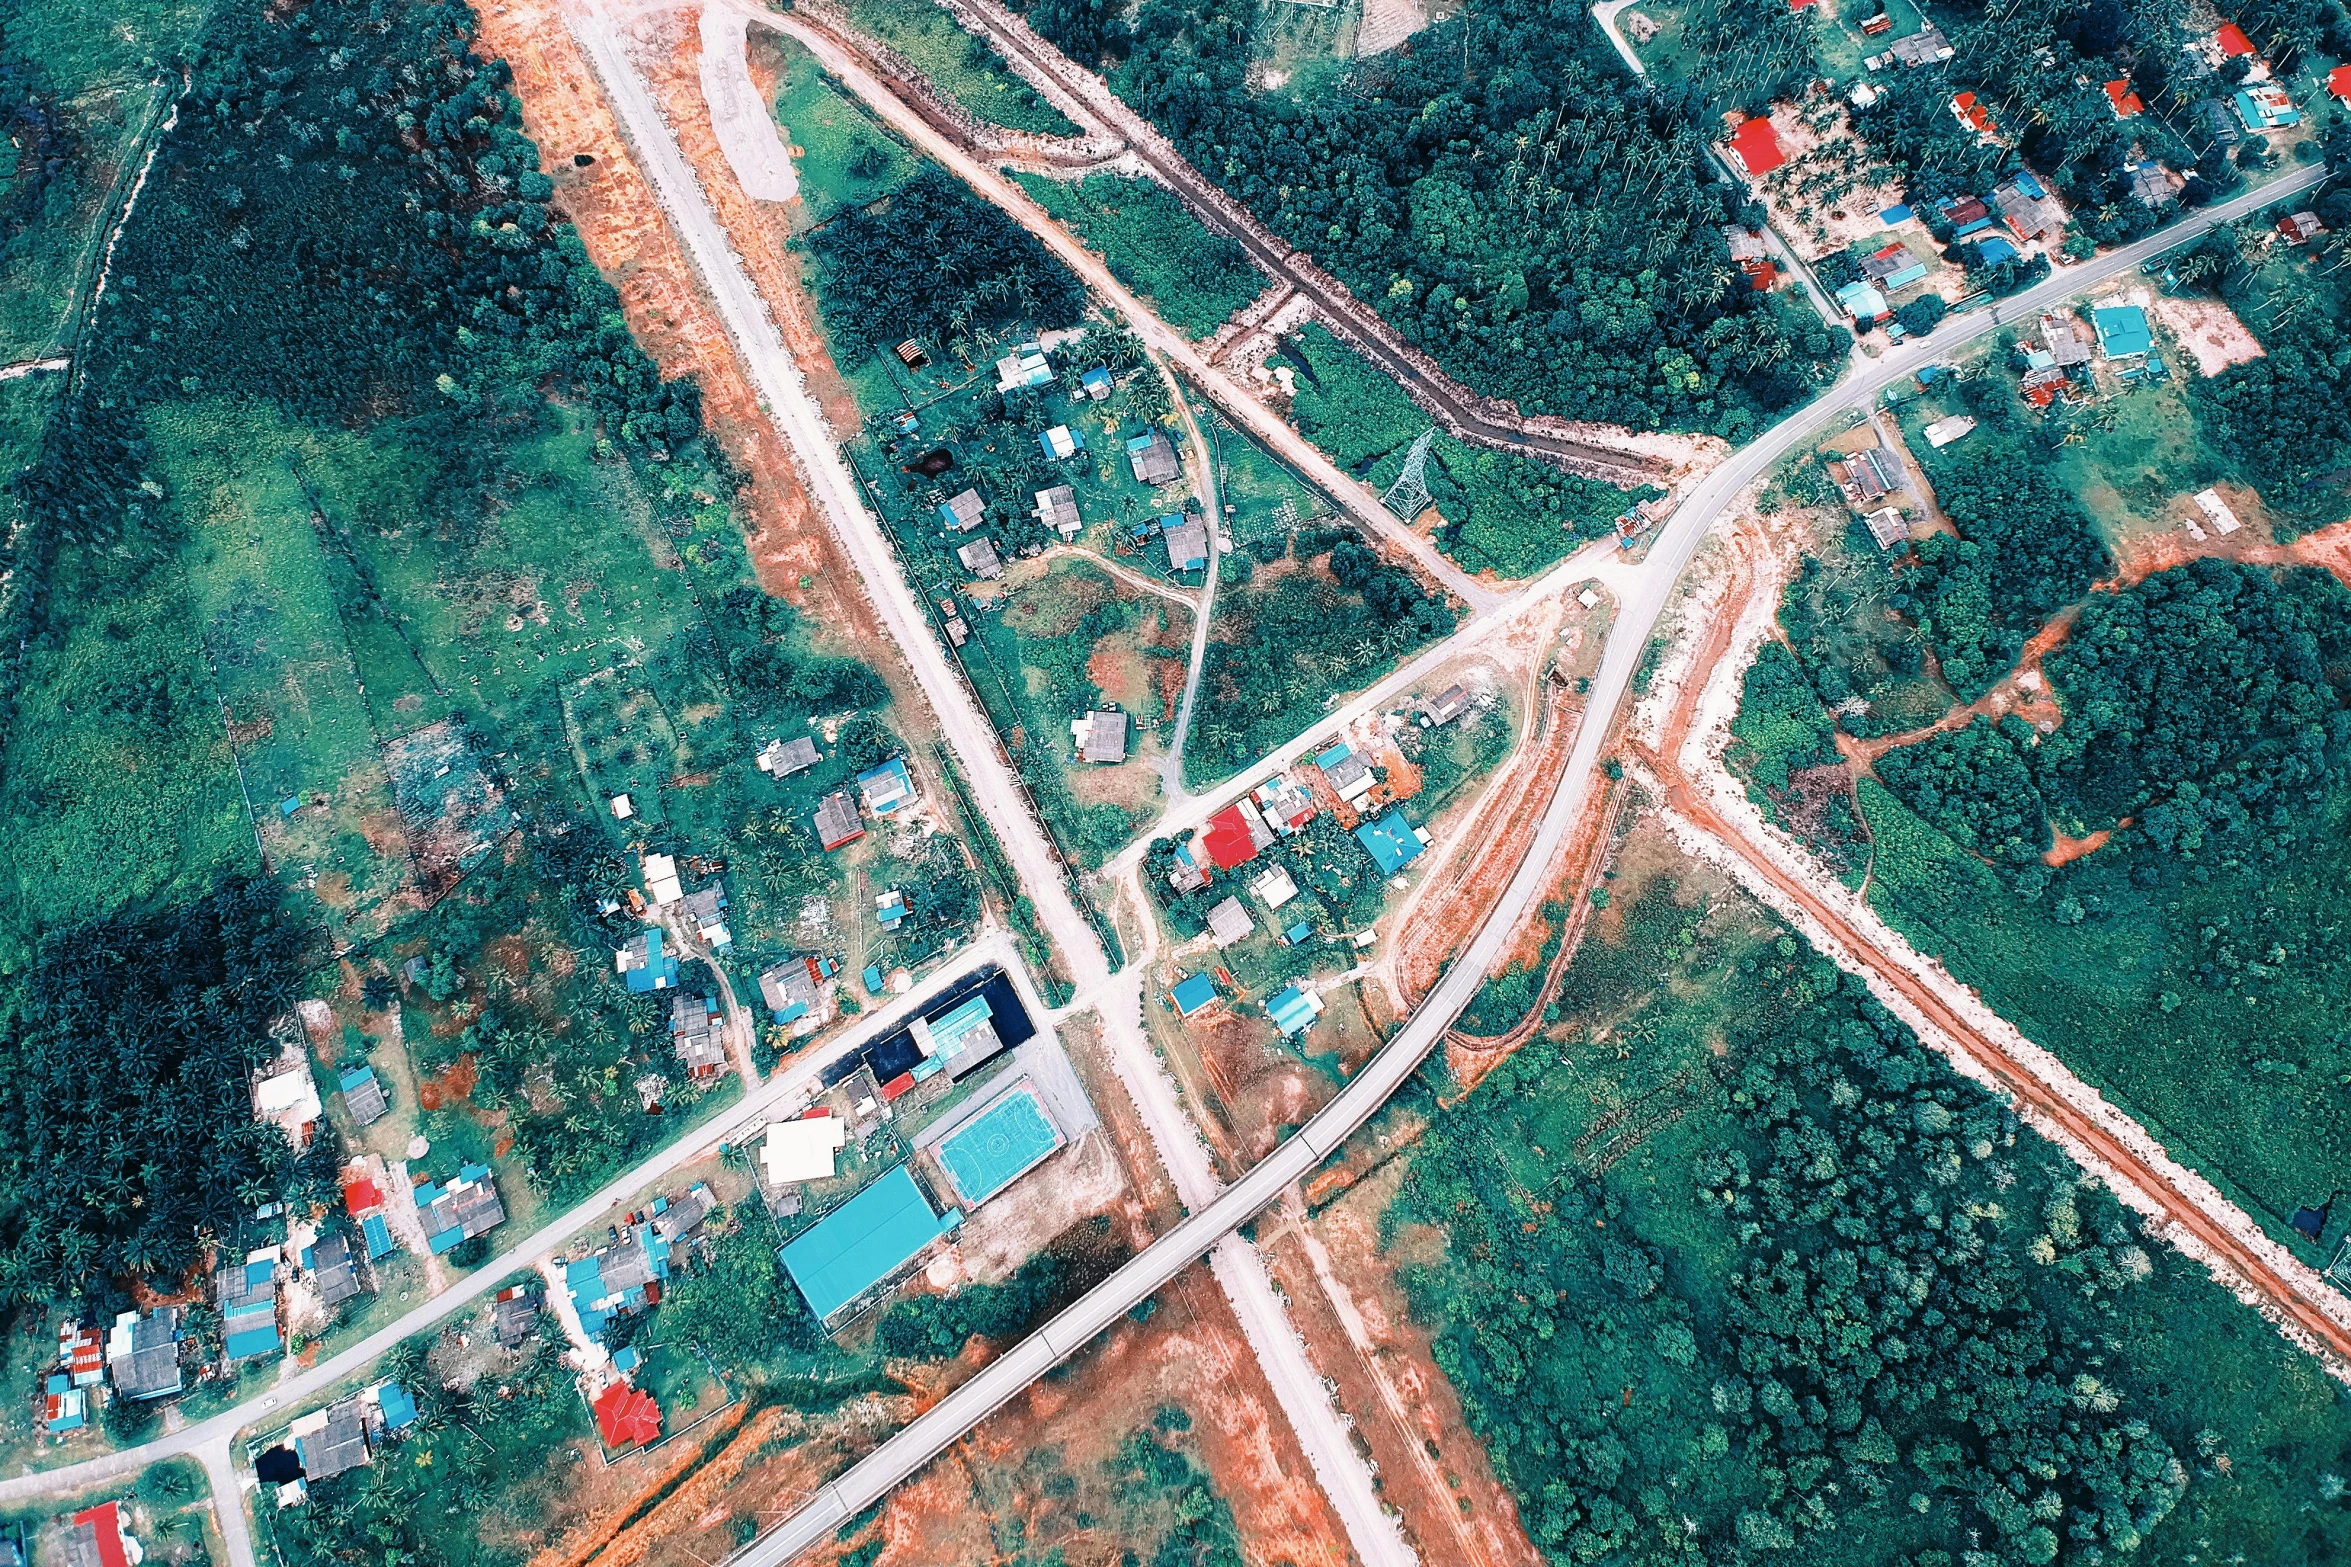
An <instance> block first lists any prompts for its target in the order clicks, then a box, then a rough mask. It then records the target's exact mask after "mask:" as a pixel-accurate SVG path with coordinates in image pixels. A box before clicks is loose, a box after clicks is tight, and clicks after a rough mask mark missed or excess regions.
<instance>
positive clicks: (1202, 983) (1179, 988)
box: [1169, 974, 1216, 1017]
mask: <svg viewBox="0 0 2351 1567" xmlns="http://www.w3.org/2000/svg"><path fill="white" fill-rule="evenodd" d="M1169 996H1170V998H1171V999H1172V1000H1173V1001H1174V1002H1175V1009H1176V1013H1177V1015H1178V1016H1180V1017H1190V1016H1191V1015H1192V1014H1193V1013H1195V1012H1197V1011H1199V1010H1200V1009H1201V1008H1202V1007H1204V1006H1206V1005H1208V1003H1210V1002H1211V1001H1214V1000H1215V999H1216V981H1214V980H1212V979H1210V978H1209V977H1208V976H1207V975H1205V974H1193V975H1190V976H1188V977H1187V978H1184V979H1181V980H1178V981H1177V982H1176V987H1175V989H1174V990H1173V991H1171V992H1169Z"/></svg>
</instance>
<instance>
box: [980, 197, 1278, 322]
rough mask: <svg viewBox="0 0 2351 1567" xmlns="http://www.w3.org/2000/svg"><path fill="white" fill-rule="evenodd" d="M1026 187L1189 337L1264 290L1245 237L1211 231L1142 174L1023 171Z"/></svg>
mask: <svg viewBox="0 0 2351 1567" xmlns="http://www.w3.org/2000/svg"><path fill="white" fill-rule="evenodd" d="M1014 177H1015V178H1016V179H1018V180H1019V181H1020V187H1021V189H1023V190H1025V191H1027V192H1028V193H1029V194H1030V195H1031V196H1033V197H1035V198H1036V201H1037V205H1039V206H1041V207H1043V208H1044V209H1045V210H1046V212H1048V213H1049V214H1051V215H1052V217H1053V219H1054V220H1055V221H1056V222H1058V223H1060V224H1061V225H1062V226H1064V227H1065V228H1067V229H1068V230H1069V231H1070V232H1071V233H1073V234H1075V235H1077V237H1078V238H1080V239H1081V240H1084V241H1085V242H1086V243H1087V244H1088V245H1090V246H1092V247H1093V248H1094V249H1096V250H1098V251H1100V252H1101V253H1102V255H1103V257H1104V259H1105V260H1107V261H1108V262H1109V264H1110V271H1111V274H1112V275H1113V276H1115V277H1116V278H1117V279H1118V280H1119V281H1120V282H1121V283H1124V284H1125V285H1126V286H1127V287H1129V288H1131V289H1133V290H1134V291H1135V292H1136V293H1137V294H1138V295H1140V296H1141V297H1142V298H1143V300H1144V301H1145V302H1146V303H1147V304H1149V305H1150V306H1151V309H1152V311H1153V313H1154V314H1156V315H1157V316H1158V317H1159V318H1160V319H1161V320H1163V321H1165V322H1167V323H1168V324H1169V325H1170V326H1172V327H1174V328H1175V329H1176V330H1177V331H1179V332H1182V333H1183V334H1184V335H1185V336H1187V337H1191V338H1198V339H1205V338H1208V337H1212V336H1214V335H1215V333H1216V329H1217V328H1218V327H1220V326H1222V325H1224V323H1225V322H1226V321H1227V320H1228V319H1230V318H1231V316H1232V315H1233V313H1234V312H1235V311H1237V310H1239V309H1240V308H1241V307H1242V306H1243V305H1246V304H1247V303H1249V301H1251V300H1252V299H1255V298H1256V297H1257V296H1258V295H1259V294H1261V293H1263V292H1264V291H1265V289H1266V286H1267V285H1266V280H1265V277H1264V275H1263V274H1262V273H1260V272H1259V271H1258V270H1257V268H1256V267H1254V266H1252V265H1251V264H1250V261H1249V255H1248V252H1247V251H1244V250H1243V249H1242V248H1241V246H1240V244H1239V242H1238V241H1235V240H1230V239H1227V238H1225V237H1224V236H1223V235H1221V234H1211V233H1210V232H1209V231H1208V230H1207V229H1206V228H1205V227H1203V226H1202V225H1201V222H1200V220H1199V219H1198V218H1195V217H1194V216H1192V213H1191V210H1190V209H1189V208H1187V207H1186V206H1185V205H1184V204H1183V201H1182V200H1181V199H1180V198H1178V197H1177V196H1176V195H1175V194H1174V193H1173V192H1172V191H1169V190H1168V189H1166V188H1165V187H1164V186H1162V185H1160V184H1159V183H1158V182H1157V181H1155V180H1150V179H1146V178H1144V177H1142V176H1141V175H1123V174H1089V175H1087V176H1086V177H1085V178H1084V179H1080V180H1057V179H1051V178H1048V177H1047V176H1045V175H1042V174H1020V175H1016V176H1014Z"/></svg>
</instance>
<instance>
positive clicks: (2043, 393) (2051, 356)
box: [2017, 302, 2171, 408]
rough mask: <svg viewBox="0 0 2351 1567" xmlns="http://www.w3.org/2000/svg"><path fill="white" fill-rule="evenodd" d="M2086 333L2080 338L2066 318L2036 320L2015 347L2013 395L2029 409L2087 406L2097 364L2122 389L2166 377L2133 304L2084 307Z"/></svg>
mask: <svg viewBox="0 0 2351 1567" xmlns="http://www.w3.org/2000/svg"><path fill="white" fill-rule="evenodd" d="M2090 327H2091V334H2093V335H2094V341H2095V344H2096V347H2095V351H2093V348H2092V342H2093V336H2091V335H2085V334H2084V333H2083V332H2082V330H2081V325H2080V323H2079V322H2078V321H2077V320H2076V319H2075V317H2074V316H2073V315H2072V314H2071V313H2070V312H2066V313H2057V312H2051V313H2049V314H2045V315H2043V316H2042V317H2041V320H2040V324H2039V328H2038V330H2037V332H2036V334H2035V336H2034V337H2032V338H2028V339H2026V340H2025V341H2024V342H2022V343H2019V344H2018V345H2017V360H2018V363H2017V391H2018V393H2019V395H2021V396H2022V397H2023V398H2024V400H2025V401H2026V402H2027V403H2029V404H2031V405H2032V406H2033V407H2035V408H2046V407H2048V406H2049V405H2050V404H2051V403H2054V402H2057V401H2059V400H2060V399H2062V400H2063V401H2065V402H2069V403H2079V402H2088V401H2090V400H2091V399H2093V398H2094V397H2095V396H2096V395H2097V385H2098V383H2097V371H2096V369H2095V368H2094V367H2095V366H2096V365H2098V364H2101V363H2102V364H2104V365H2105V366H2106V367H2107V369H2108V372H2109V373H2110V374H2111V375H2113V377H2114V378H2115V380H2116V381H2117V382H2119V383H2120V384H2122V385H2125V386H2128V385H2131V384H2133V383H2135V382H2139V381H2161V380H2164V379H2166V378H2167V377H2168V376H2169V375H2170V373H2171V372H2170V370H2169V369H2168V368H2167V367H2166V366H2165V364H2164V362H2163V356H2162V354H2160V353H2158V352H2157V351H2156V348H2155V334H2154V331H2153V329H2152V328H2150V327H2149V325H2148V323H2147V312H2146V310H2145V309H2143V308H2142V307H2140V306H2139V305H2136V304H2131V303H2128V302H2118V303H2113V304H2105V305H2093V306H2091V308H2090Z"/></svg>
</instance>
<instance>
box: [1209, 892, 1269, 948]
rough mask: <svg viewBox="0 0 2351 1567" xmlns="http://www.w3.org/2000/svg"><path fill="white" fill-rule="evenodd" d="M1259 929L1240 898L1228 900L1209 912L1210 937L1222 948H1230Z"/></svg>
mask: <svg viewBox="0 0 2351 1567" xmlns="http://www.w3.org/2000/svg"><path fill="white" fill-rule="evenodd" d="M1256 928H1257V922H1256V921H1255V920H1253V919H1251V918H1250V917H1249V911H1248V910H1247V909H1245V908H1243V907H1241V900H1240V899H1238V898H1226V899H1225V900H1224V901H1223V902H1221V903H1219V904H1217V905H1216V906H1215V907H1214V908H1212V909H1210V910H1209V911H1208V935H1209V939H1210V940H1212V941H1214V942H1215V943H1216V944H1217V945H1218V946H1220V947H1229V946H1231V945H1232V944H1233V943H1234V942H1236V941H1239V940H1241V939H1243V938H1244V937H1246V936H1247V935H1248V934H1249V933H1250V932H1251V931H1253V930H1255V929H1256Z"/></svg>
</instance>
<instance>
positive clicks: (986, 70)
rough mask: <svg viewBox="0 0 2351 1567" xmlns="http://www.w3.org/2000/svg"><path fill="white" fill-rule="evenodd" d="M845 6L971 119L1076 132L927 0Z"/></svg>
mask: <svg viewBox="0 0 2351 1567" xmlns="http://www.w3.org/2000/svg"><path fill="white" fill-rule="evenodd" d="M848 11H849V18H850V20H851V21H853V22H855V23H856V24H857V25H858V26H859V27H861V28H864V29H865V30H866V31H867V32H869V33H871V34H873V35H874V36H875V37H876V38H879V39H880V40H881V41H882V42H884V43H886V44H888V45H889V46H890V47H891V48H893V49H895V50H897V51H898V52H899V53H900V54H902V55H904V56H906V58H907V59H909V60H911V61H913V62H914V66H915V68H916V69H917V70H919V71H921V72H922V73H923V75H925V76H927V77H929V78H930V79H931V82H932V84H933V85H934V86H936V87H937V88H938V89H939V91H941V92H942V93H945V94H946V95H947V96H948V97H950V98H952V99H954V100H955V101H956V102H957V103H959V104H961V105H962V106H963V107H964V108H966V109H968V110H970V111H971V113H972V115H973V116H974V117H975V118H977V119H979V120H981V121H983V122H985V123H987V124H990V125H1001V126H1003V127H1004V128H1005V129H1006V130H1008V131H1029V132H1032V133H1034V134H1036V135H1039V136H1075V135H1076V134H1077V131H1078V128H1077V127H1076V126H1075V125H1073V124H1071V123H1070V122H1069V119H1068V117H1067V116H1065V115H1064V114H1063V113H1062V112H1061V111H1060V110H1059V109H1056V108H1054V107H1053V105H1051V104H1049V103H1047V102H1046V101H1045V100H1044V99H1043V98H1042V97H1040V96H1038V94H1037V90H1036V89H1035V88H1034V87H1031V86H1030V85H1029V84H1028V83H1026V82H1024V81H1022V80H1021V79H1020V78H1019V77H1017V76H1015V75H1013V74H1012V72H1011V71H1009V70H1008V69H1006V68H1005V65H1004V62H1003V61H1001V60H999V59H997V58H996V55H995V52H994V51H993V50H991V49H990V48H989V47H988V46H987V44H986V43H985V42H984V41H982V40H981V39H978V38H975V37H973V36H972V35H971V34H969V33H967V32H965V31H964V30H963V29H962V28H960V27H957V26H956V25H955V22H954V19H953V18H951V17H950V16H948V14H947V13H946V12H945V11H942V10H940V9H939V8H938V7H937V6H935V5H933V4H931V0H849V6H848Z"/></svg>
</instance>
